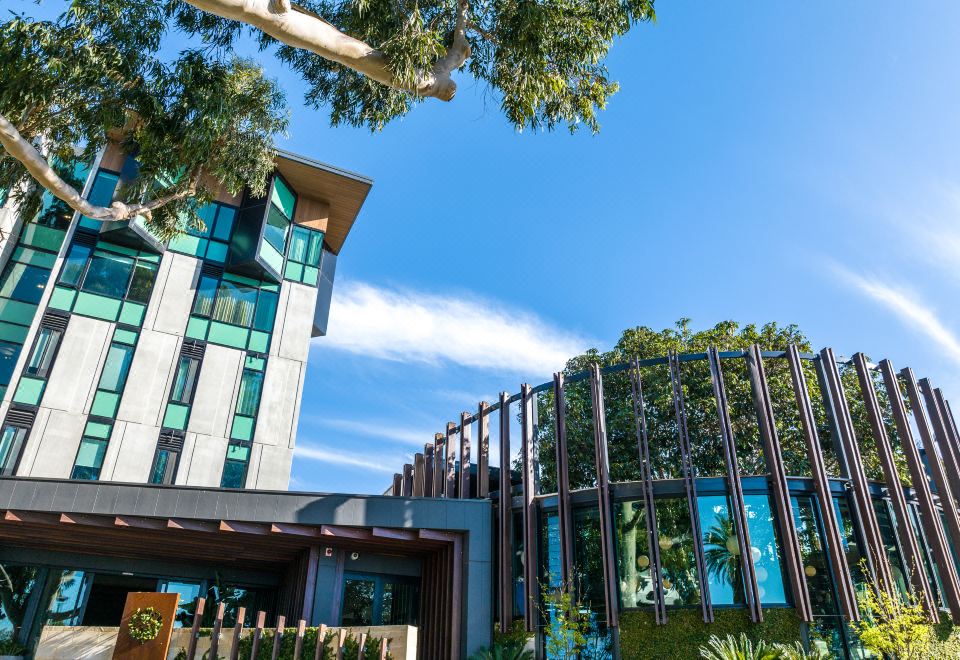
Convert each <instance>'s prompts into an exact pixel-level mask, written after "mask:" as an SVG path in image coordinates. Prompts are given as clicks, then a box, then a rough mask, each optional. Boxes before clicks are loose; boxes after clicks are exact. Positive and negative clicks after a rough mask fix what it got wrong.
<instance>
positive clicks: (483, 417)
mask: <svg viewBox="0 0 960 660" xmlns="http://www.w3.org/2000/svg"><path fill="white" fill-rule="evenodd" d="M489 408H490V406H488V405H487V402H486V401H481V402H480V406H479V408H478V410H477V445H478V449H477V451H478V454H477V497H479V498H480V499H486V498H487V496H489V495H490V410H489Z"/></svg>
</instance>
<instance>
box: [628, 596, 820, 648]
mask: <svg viewBox="0 0 960 660" xmlns="http://www.w3.org/2000/svg"><path fill="white" fill-rule="evenodd" d="M667 616H668V619H669V620H668V622H667V624H666V625H664V626H658V625H657V624H656V623H655V622H654V618H653V612H639V611H629V612H624V613H622V614H621V615H620V653H621V656H622V657H623V659H624V660H654V659H660V658H671V659H673V660H679V659H680V658H696V657H699V655H700V647H702V646H706V645H707V644H709V642H710V638H711V637H713V636H717V637H726V636H728V635H734V636H737V635H739V634H740V633H744V634H745V635H746V636H747V638H748V639H750V640H751V641H753V642H757V641H761V640H762V641H765V642H768V643H771V644H785V645H788V646H789V645H792V644H794V643H795V642H797V641H798V640H800V639H802V637H803V636H802V634H801V629H802V622H801V620H800V617H799V616H797V613H796V612H795V611H794V610H792V609H787V608H776V609H767V610H764V611H763V621H761V622H760V623H753V622H751V621H750V617H749V615H748V614H747V612H746V610H741V609H736V610H734V609H729V610H727V609H717V610H714V622H713V623H704V622H703V618H702V616H701V614H700V610H699V609H682V610H670V611H668V612H667Z"/></svg>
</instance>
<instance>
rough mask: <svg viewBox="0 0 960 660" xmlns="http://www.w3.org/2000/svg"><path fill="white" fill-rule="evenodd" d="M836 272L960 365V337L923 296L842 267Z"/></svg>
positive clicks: (837, 267) (836, 268)
mask: <svg viewBox="0 0 960 660" xmlns="http://www.w3.org/2000/svg"><path fill="white" fill-rule="evenodd" d="M834 269H835V270H836V272H837V273H838V274H839V275H840V276H841V277H842V278H843V279H844V280H846V282H847V283H848V284H849V285H851V286H852V287H853V288H855V289H856V290H858V291H859V292H861V293H862V294H864V295H866V296H867V297H869V298H871V299H872V300H874V301H875V302H877V303H879V304H880V305H882V306H883V307H885V308H886V309H887V310H889V311H890V312H891V313H893V315H894V316H896V317H897V318H898V319H899V320H900V322H901V323H903V324H904V325H906V326H907V327H909V328H911V329H913V330H914V331H916V332H919V333H921V334H924V335H926V336H927V337H929V338H930V339H931V340H932V341H934V342H936V343H937V345H938V346H940V348H941V349H942V350H943V351H944V353H945V354H946V355H947V356H949V357H950V358H951V359H952V360H953V361H954V362H956V363H958V364H960V337H957V335H956V334H955V333H954V332H953V331H951V330H950V328H948V327H947V326H946V325H945V324H944V323H943V321H941V320H940V318H939V317H938V316H937V314H936V311H935V310H934V309H933V308H931V307H930V306H928V305H926V304H925V303H924V302H923V301H922V300H921V299H920V298H919V296H917V295H915V294H914V293H912V292H911V291H909V290H907V289H906V288H904V287H902V286H897V285H892V284H889V283H887V282H884V281H882V280H880V279H877V278H875V277H869V276H862V275H858V274H856V273H853V272H852V271H849V270H847V269H846V268H844V267H842V266H838V265H834Z"/></svg>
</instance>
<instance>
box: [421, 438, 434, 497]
mask: <svg viewBox="0 0 960 660" xmlns="http://www.w3.org/2000/svg"><path fill="white" fill-rule="evenodd" d="M433 452H434V448H433V443H431V442H428V443H427V444H425V445H424V446H423V496H424V497H433V463H434V457H433Z"/></svg>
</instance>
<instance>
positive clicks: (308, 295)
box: [273, 280, 317, 362]
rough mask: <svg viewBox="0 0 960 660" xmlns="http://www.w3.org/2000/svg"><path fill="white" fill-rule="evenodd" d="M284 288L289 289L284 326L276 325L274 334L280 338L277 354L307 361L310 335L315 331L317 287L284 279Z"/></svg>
mask: <svg viewBox="0 0 960 660" xmlns="http://www.w3.org/2000/svg"><path fill="white" fill-rule="evenodd" d="M283 288H284V289H289V294H288V295H287V304H286V313H285V314H284V317H283V326H282V327H277V326H274V329H273V336H274V337H275V338H279V341H278V342H277V343H278V344H279V346H278V351H277V354H278V355H279V356H280V357H285V358H289V359H291V360H298V361H300V362H306V361H307V355H308V353H309V351H310V336H311V334H312V332H313V313H314V307H316V304H317V289H316V287H312V286H307V285H306V284H300V283H299V282H289V281H286V280H284V282H283Z"/></svg>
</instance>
